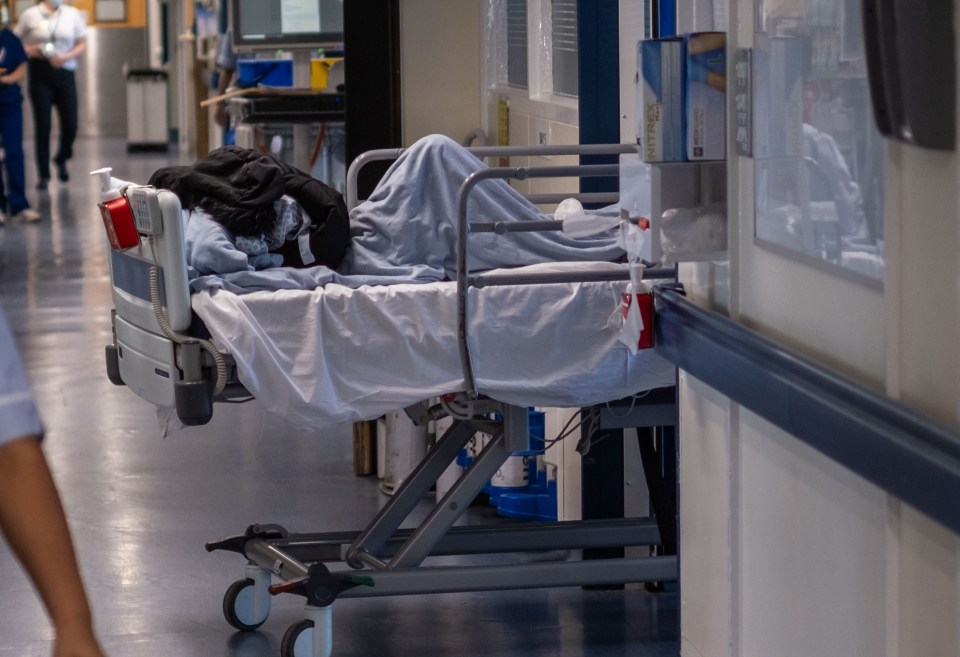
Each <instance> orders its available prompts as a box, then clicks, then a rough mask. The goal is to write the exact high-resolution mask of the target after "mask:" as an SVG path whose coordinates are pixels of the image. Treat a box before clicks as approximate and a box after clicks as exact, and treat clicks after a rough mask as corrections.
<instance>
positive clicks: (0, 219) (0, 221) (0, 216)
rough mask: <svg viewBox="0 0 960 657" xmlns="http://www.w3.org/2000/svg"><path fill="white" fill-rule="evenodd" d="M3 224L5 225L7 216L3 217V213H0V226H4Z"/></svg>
mask: <svg viewBox="0 0 960 657" xmlns="http://www.w3.org/2000/svg"><path fill="white" fill-rule="evenodd" d="M5 223H7V215H5V214H4V213H3V212H0V226H2V225H4V224H5Z"/></svg>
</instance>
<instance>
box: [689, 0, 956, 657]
mask: <svg viewBox="0 0 960 657" xmlns="http://www.w3.org/2000/svg"><path fill="white" fill-rule="evenodd" d="M730 10H731V20H730V25H731V26H734V28H733V31H732V32H731V33H730V38H731V45H732V46H736V45H741V46H750V45H752V33H753V24H752V18H753V2H752V0H741V2H739V3H734V2H731V5H730ZM729 143H732V139H731V140H729ZM729 173H730V175H729V180H730V183H729V184H730V195H729V196H730V198H729V203H730V205H729V207H730V209H731V229H730V230H731V235H730V244H731V252H730V264H729V267H723V266H713V265H697V266H685V267H684V271H683V275H684V278H685V280H686V283H687V288H688V293H689V294H690V296H691V298H693V299H695V300H696V301H698V302H699V303H701V304H703V305H706V306H712V307H717V308H721V309H726V311H727V312H728V313H729V314H730V316H731V317H733V318H734V319H735V320H737V321H739V322H741V323H743V324H745V325H748V326H750V327H752V328H755V329H757V330H758V331H760V332H761V333H763V334H765V335H767V336H770V337H772V338H774V339H776V340H779V341H780V342H783V343H785V344H787V345H789V346H791V347H793V348H795V349H797V350H799V351H801V352H803V353H804V354H806V355H808V356H810V357H812V358H814V359H816V360H819V361H820V362H823V363H825V364H827V365H829V366H831V367H834V368H836V369H837V370H839V371H841V372H843V373H845V374H847V375H849V376H851V377H853V378H855V379H857V380H859V381H860V382H862V383H863V384H865V385H867V386H869V387H872V388H875V389H878V390H881V391H885V392H886V393H887V394H889V395H891V396H892V397H895V398H900V399H902V400H903V401H904V402H905V403H907V404H908V405H909V406H911V407H913V408H915V409H917V410H920V411H922V412H924V413H926V414H929V415H930V416H932V417H934V418H937V419H939V420H941V421H943V422H946V423H948V424H949V425H951V426H954V427H960V408H958V399H960V382H958V372H960V362H958V361H960V356H958V351H957V349H956V348H955V342H956V339H957V337H958V336H960V287H958V285H957V282H958V281H960V249H958V246H960V226H958V223H960V221H958V218H960V196H958V192H957V190H958V189H960V185H958V182H960V181H958V175H960V166H958V160H957V156H956V154H955V153H949V154H932V153H930V152H925V151H920V150H919V149H915V148H912V147H908V146H897V145H893V146H892V147H891V149H890V154H889V156H888V199H887V206H888V217H887V245H886V247H887V268H888V269H887V278H886V281H885V289H884V290H883V291H879V290H876V289H873V288H869V287H865V286H862V285H860V284H857V283H852V282H849V281H846V280H843V279H840V278H837V277H835V276H832V275H830V274H828V273H825V272H822V271H819V270H816V269H812V268H810V267H807V266H805V265H803V264H800V263H798V262H796V261H793V260H788V259H785V258H782V257H780V256H778V255H777V254H775V253H773V252H771V251H768V250H765V249H764V248H763V247H760V246H757V245H755V244H754V241H753V221H754V216H753V184H752V180H753V166H752V161H751V160H749V159H746V158H734V159H732V160H731V161H730V167H729ZM735 375H736V373H735V372H731V376H735ZM681 436H682V437H681V448H680V452H681V494H680V499H681V512H680V521H681V573H682V582H681V595H682V607H681V609H682V611H681V652H682V654H683V655H687V656H690V655H695V656H704V657H721V656H729V657H734V656H736V657H741V656H756V657H766V656H768V655H777V656H778V657H790V656H797V657H800V656H803V657H808V656H810V655H843V656H847V655H863V656H865V657H874V656H878V657H879V656H886V657H912V656H914V655H925V656H927V655H937V656H939V655H943V656H947V655H957V654H960V630H958V625H960V624H958V623H957V619H958V617H960V541H958V538H957V536H955V535H953V534H952V533H951V532H949V531H947V530H945V529H944V528H942V527H941V526H939V525H937V524H936V523H934V522H932V521H930V520H928V519H926V518H924V517H922V516H920V515H919V514H918V513H917V512H916V511H914V510H912V509H910V508H907V507H905V506H903V505H902V504H901V503H900V502H898V501H897V500H895V499H892V498H891V497H890V496H888V495H886V494H885V493H883V492H882V491H881V490H879V489H877V488H876V487H874V486H872V485H870V484H868V483H866V482H864V481H863V480H861V479H860V478H859V477H857V476H855V475H853V474H851V473H850V472H849V471H848V470H846V469H844V468H842V467H840V466H838V465H836V464H835V463H833V462H832V461H830V460H828V459H826V458H825V457H823V456H821V455H820V454H819V453H817V452H814V451H813V450H811V449H809V448H807V447H805V446H803V445H801V444H799V443H798V442H797V441H796V440H794V439H793V438H792V437H790V436H788V435H786V434H784V433H783V432H781V431H779V430H777V429H775V428H773V427H772V426H770V425H769V424H767V423H766V422H764V421H763V420H761V419H759V418H757V417H756V416H753V415H752V414H750V413H748V412H747V411H745V410H744V409H742V408H740V407H738V406H736V405H734V404H731V403H730V402H729V401H728V400H726V399H724V398H723V397H721V396H720V395H718V394H717V393H716V392H715V391H713V390H711V389H710V388H707V387H706V386H704V385H703V384H701V383H699V382H697V381H695V380H693V379H691V378H690V377H686V376H683V377H681ZM864 458H869V455H864Z"/></svg>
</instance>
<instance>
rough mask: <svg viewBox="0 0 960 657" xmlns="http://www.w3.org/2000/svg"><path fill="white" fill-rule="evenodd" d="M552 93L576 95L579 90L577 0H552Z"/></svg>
mask: <svg viewBox="0 0 960 657" xmlns="http://www.w3.org/2000/svg"><path fill="white" fill-rule="evenodd" d="M551 10H552V16H551V19H552V21H551V22H552V28H553V29H552V30H551V32H552V36H553V93H555V94H562V95H565V96H576V95H577V93H578V92H579V91H580V88H579V85H580V81H579V80H578V75H577V71H578V70H579V66H578V63H577V2H576V0H553V2H552V5H551Z"/></svg>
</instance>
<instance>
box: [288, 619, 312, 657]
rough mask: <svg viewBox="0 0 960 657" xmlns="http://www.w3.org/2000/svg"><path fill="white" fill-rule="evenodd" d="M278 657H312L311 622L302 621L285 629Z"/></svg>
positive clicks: (307, 620)
mask: <svg viewBox="0 0 960 657" xmlns="http://www.w3.org/2000/svg"><path fill="white" fill-rule="evenodd" d="M280 657H313V621H312V620H309V619H304V620H302V621H299V622H297V623H294V624H293V625H291V626H290V627H288V628H287V631H286V632H284V634H283V640H281V641H280Z"/></svg>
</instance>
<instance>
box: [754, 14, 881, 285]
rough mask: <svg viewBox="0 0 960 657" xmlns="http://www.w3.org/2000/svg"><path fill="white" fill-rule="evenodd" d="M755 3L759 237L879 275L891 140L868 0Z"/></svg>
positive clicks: (818, 258)
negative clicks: (877, 119)
mask: <svg viewBox="0 0 960 657" xmlns="http://www.w3.org/2000/svg"><path fill="white" fill-rule="evenodd" d="M757 12H758V13H757V25H759V26H760V28H759V29H760V31H759V32H758V33H757V35H756V40H755V44H754V46H755V47H754V158H755V165H756V166H755V172H756V190H757V194H756V199H757V202H756V219H757V225H756V237H757V240H758V241H759V242H763V243H769V244H774V245H777V246H779V247H783V248H785V249H786V250H788V251H789V252H790V253H793V254H797V255H800V256H802V257H804V258H812V259H813V260H814V261H816V262H818V263H824V264H828V265H830V266H836V267H840V268H843V269H844V270H846V271H850V272H854V273H856V274H858V275H860V276H866V277H867V278H869V279H871V280H876V281H880V280H882V278H883V266H884V260H883V237H884V236H883V229H884V226H883V217H884V208H883V202H884V177H885V159H886V150H885V149H886V146H885V143H884V141H883V138H882V137H881V136H880V133H879V132H878V131H877V128H876V125H875V124H874V120H873V114H872V110H871V106H870V93H869V89H868V87H867V75H866V65H865V61H864V54H863V38H862V34H861V28H860V25H861V20H860V1H859V0H757Z"/></svg>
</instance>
